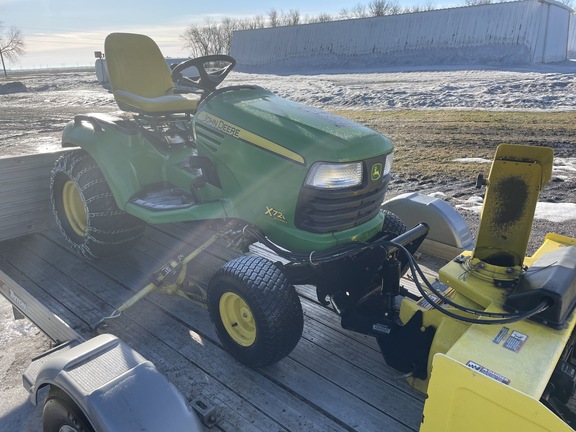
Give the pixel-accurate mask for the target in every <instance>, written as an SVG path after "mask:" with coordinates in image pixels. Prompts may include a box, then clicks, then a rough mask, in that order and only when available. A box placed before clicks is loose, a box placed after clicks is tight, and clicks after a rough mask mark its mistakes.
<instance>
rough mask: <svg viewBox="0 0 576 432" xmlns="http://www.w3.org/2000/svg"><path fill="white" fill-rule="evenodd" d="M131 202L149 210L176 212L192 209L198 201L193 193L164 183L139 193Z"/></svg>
mask: <svg viewBox="0 0 576 432" xmlns="http://www.w3.org/2000/svg"><path fill="white" fill-rule="evenodd" d="M130 202H131V203H133V204H135V205H137V206H138V207H142V208H145V209H148V210H157V211H162V210H176V209H184V208H189V207H192V206H193V205H194V204H195V203H196V200H195V199H194V195H192V193H191V192H188V191H185V190H184V189H181V188H178V187H175V186H173V185H170V184H166V183H162V184H160V185H158V184H157V185H152V186H149V187H147V188H146V189H144V190H142V191H140V192H138V193H137V194H136V195H135V196H134V197H132V198H131V199H130Z"/></svg>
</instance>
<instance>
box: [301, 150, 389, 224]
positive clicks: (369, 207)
mask: <svg viewBox="0 0 576 432" xmlns="http://www.w3.org/2000/svg"><path fill="white" fill-rule="evenodd" d="M384 162H385V156H380V157H378V158H373V159H370V160H367V161H365V162H364V179H363V181H362V185H361V186H358V187H355V188H349V189H340V190H325V189H315V188H311V187H307V186H304V187H303V188H302V191H301V192H300V196H299V198H298V206H297V210H296V221H295V223H296V227H297V228H299V229H302V230H305V231H309V232H313V233H329V232H336V231H342V230H346V229H349V228H353V227H355V226H358V225H360V224H363V223H364V222H367V221H369V220H370V219H372V218H373V217H374V216H376V215H377V214H378V212H379V211H380V205H381V204H382V202H383V201H384V195H385V194H386V189H387V188H388V182H389V181H390V174H388V175H386V176H384V177H382V178H380V179H378V180H377V181H373V180H372V179H370V178H369V172H370V171H369V170H370V168H371V167H372V166H373V165H374V164H376V163H381V164H382V166H384Z"/></svg>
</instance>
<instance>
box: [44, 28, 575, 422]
mask: <svg viewBox="0 0 576 432" xmlns="http://www.w3.org/2000/svg"><path fill="white" fill-rule="evenodd" d="M105 55H106V60H107V64H108V72H109V78H110V83H111V88H112V92H113V94H114V97H115V100H116V102H117V104H118V106H119V107H120V108H121V109H122V110H123V111H125V112H127V113H131V114H130V115H122V116H120V117H114V116H110V115H103V114H90V115H78V116H76V117H75V118H74V120H73V121H71V122H70V123H69V124H68V125H67V126H66V128H65V130H64V134H63V145H64V147H71V148H72V147H74V148H75V149H72V150H71V151H70V152H69V153H67V154H65V155H64V156H62V157H61V158H60V159H59V160H58V161H57V162H56V165H55V167H54V170H53V173H52V179H51V188H52V204H53V209H54V213H55V215H56V220H57V223H58V225H59V227H60V230H61V231H62V233H63V235H64V237H65V238H66V240H67V241H68V243H69V244H70V245H71V247H73V248H74V249H75V250H76V251H77V252H78V253H79V254H80V255H82V256H84V257H86V258H88V259H97V258H105V257H109V256H113V255H116V254H120V253H123V252H125V251H128V250H129V249H130V248H131V247H132V246H134V245H135V243H136V242H137V241H138V240H139V239H140V237H141V236H142V235H143V231H144V227H145V224H160V223H170V222H182V221H210V223H212V224H213V225H214V226H215V227H217V232H218V234H217V235H218V236H226V237H227V238H228V239H229V241H230V243H233V244H234V245H236V246H237V247H238V248H239V249H241V250H243V251H247V248H248V246H249V245H250V244H252V243H255V242H260V243H262V244H263V245H265V246H267V247H268V248H269V249H271V250H272V251H273V252H274V253H275V254H277V255H278V256H279V257H280V258H279V259H277V260H275V261H274V262H273V261H271V260H268V259H266V258H263V257H261V256H254V255H250V254H246V255H243V256H241V257H239V258H237V259H234V260H232V261H230V262H228V263H227V264H225V265H224V266H223V267H222V268H221V269H220V270H218V271H217V272H216V273H215V274H214V276H213V277H212V279H211V281H210V283H209V285H208V287H207V289H206V290H203V291H202V292H201V293H200V295H195V297H194V299H195V301H197V302H199V303H201V304H203V305H205V306H206V307H207V308H208V310H209V313H210V317H211V319H212V321H213V323H214V326H215V328H216V332H217V334H218V337H219V338H220V340H221V342H222V344H223V346H224V347H225V349H226V350H227V351H228V352H229V353H230V354H232V355H233V356H234V357H235V358H237V359H238V360H239V361H241V362H243V363H245V364H247V365H250V366H252V367H262V366H266V365H269V364H272V363H274V362H277V361H279V360H280V359H282V358H283V357H285V356H286V355H288V354H289V353H290V352H291V351H292V349H293V348H294V347H295V346H296V344H297V343H298V341H299V339H300V337H301V334H302V328H303V314H302V307H301V305H300V301H299V298H298V295H297V293H296V291H295V289H294V285H298V284H310V285H313V286H315V287H316V293H317V297H318V301H319V302H320V303H322V304H323V305H325V306H327V307H330V308H332V309H334V310H335V311H336V312H337V313H338V314H339V315H340V316H341V320H342V321H341V322H342V326H343V327H344V328H346V329H349V330H353V331H357V332H360V333H364V334H368V335H371V336H374V337H375V338H376V340H377V341H378V344H379V346H380V348H381V351H382V354H383V356H384V358H385V360H386V362H387V364H388V365H390V366H391V367H393V368H395V369H396V370H398V371H399V372H401V373H403V374H406V375H407V376H408V379H409V381H410V382H411V384H412V385H414V386H415V387H416V388H417V389H419V390H421V391H423V392H427V393H428V394H429V396H430V397H429V399H428V401H427V403H426V407H425V412H424V421H423V425H422V429H423V430H434V431H461V430H468V431H480V430H482V431H484V430H489V429H488V428H489V427H490V428H492V429H495V430H507V431H508V430H524V431H543V430H550V431H552V430H554V431H563V430H570V428H569V426H567V423H571V422H572V421H573V420H572V416H573V413H572V410H571V409H570V407H569V404H570V400H571V397H572V394H573V393H574V388H575V387H576V361H575V360H574V359H573V358H572V348H573V346H574V338H573V337H572V330H573V328H574V325H575V322H576V318H575V317H574V314H573V308H574V304H575V302H576V240H575V239H571V238H567V237H562V236H558V235H553V234H551V235H549V236H548V238H547V240H546V242H545V243H544V244H543V246H542V247H541V248H540V249H539V250H538V252H537V253H536V254H535V255H534V256H533V257H528V258H525V253H526V249H527V244H528V238H529V235H530V231H531V225H532V220H533V217H534V209H535V206H536V202H537V198H538V193H539V191H540V190H541V188H542V187H543V186H544V185H545V184H546V182H547V181H548V180H549V178H550V173H551V166H552V152H551V150H550V149H546V148H538V147H524V146H509V145H504V146H501V147H500V148H499V149H498V151H497V154H496V157H495V161H494V163H493V166H492V170H491V172H490V176H489V177H488V179H486V180H484V181H483V182H480V183H484V184H487V185H488V188H487V191H486V199H485V205H484V211H483V215H482V222H481V226H480V230H479V233H478V239H477V241H476V245H475V247H474V250H473V251H472V250H470V251H467V252H464V253H461V254H458V256H457V257H456V258H455V259H453V260H451V261H450V262H448V264H446V266H445V267H444V268H443V269H442V270H441V271H440V273H439V275H440V276H439V280H437V281H434V282H433V283H429V282H428V281H426V280H425V278H423V277H421V276H422V275H421V274H419V266H418V264H417V262H416V261H415V259H414V257H413V254H414V253H415V252H416V250H417V249H418V248H419V247H420V245H421V244H422V242H423V241H424V239H425V238H426V236H427V235H428V233H429V232H432V231H436V232H447V233H449V234H450V233H452V234H453V233H454V232H455V229H454V227H455V225H456V223H455V222H454V221H455V219H457V218H455V216H454V214H456V212H455V211H454V210H453V209H451V208H448V209H446V208H445V207H449V206H447V204H446V203H443V204H444V206H441V205H433V203H431V202H430V201H429V200H427V199H424V198H422V197H416V198H414V197H413V198H406V199H403V200H400V201H398V200H396V201H390V203H393V204H394V205H392V204H389V205H388V206H386V205H385V206H384V209H383V208H382V202H383V200H384V195H385V192H386V189H387V186H388V183H389V181H390V178H391V174H390V170H391V165H392V160H393V145H392V143H391V141H390V140H389V139H388V138H386V137H384V136H382V135H380V134H378V133H376V132H374V131H372V130H370V129H368V128H366V127H363V126H361V125H359V124H357V123H354V122H352V121H350V120H347V119H344V118H341V117H338V116H335V115H332V114H330V113H326V112H323V111H321V110H318V109H314V108H311V107H307V106H304V105H301V104H297V103H294V102H291V101H288V100H285V99H282V98H280V97H278V96H277V95H275V94H274V93H272V92H270V91H267V90H265V89H263V88H260V87H256V86H244V85H243V86H231V87H218V86H219V84H220V83H221V82H222V81H223V80H224V79H225V77H226V76H227V75H228V73H229V72H230V71H231V70H232V68H233V66H234V64H235V61H234V59H233V58H231V57H229V56H223V55H215V56H207V57H201V58H197V59H191V60H188V61H185V62H184V63H181V64H179V65H176V66H175V67H174V68H173V69H172V70H170V68H169V67H168V66H167V64H166V62H165V60H164V58H163V56H162V54H161V52H160V50H159V49H158V47H157V46H156V44H155V43H154V42H153V41H152V40H151V39H150V38H148V37H146V36H142V35H134V34H124V33H113V34H111V35H109V36H108V37H107V39H106V42H105ZM190 70H194V71H195V73H194V74H192V76H190V73H189V71H190ZM77 147H79V149H78V148H77ZM387 207H388V208H396V209H398V210H399V211H397V212H396V213H397V214H398V215H402V214H406V215H410V216H411V217H416V219H417V220H422V221H428V222H429V224H430V226H429V224H427V223H416V224H414V226H413V227H411V228H410V229H407V228H406V225H405V224H404V222H403V220H402V219H403V218H400V217H398V216H397V215H395V213H394V212H392V211H390V210H387V209H386V208H387ZM419 216H421V217H422V218H421V219H420V218H419ZM404 219H405V218H404ZM430 221H432V222H430ZM214 239H215V237H214V236H213V237H211V238H210V239H209V240H208V241H207V242H206V243H205V244H204V245H202V246H201V247H200V248H199V250H197V251H194V252H192V253H191V254H190V255H188V256H185V257H179V258H176V259H174V260H172V261H170V262H169V263H168V264H167V265H166V266H165V267H164V268H162V269H160V270H159V271H158V272H156V273H155V274H154V278H155V279H156V282H157V283H152V284H151V285H150V289H149V290H152V289H154V288H155V286H157V285H162V284H165V285H170V286H172V287H174V286H175V287H176V288H175V290H178V289H179V288H178V285H180V284H181V283H182V281H183V274H184V273H185V269H186V264H187V263H188V262H189V261H190V260H192V259H193V258H194V257H195V256H197V254H198V253H200V251H201V250H202V249H203V248H205V247H207V246H208V245H209V244H210V243H211V242H213V241H215V240H214ZM407 271H410V272H411V273H412V274H413V279H414V280H416V281H418V280H420V281H421V282H418V284H417V285H418V286H419V290H420V295H418V296H417V295H414V294H412V293H410V292H409V291H408V290H407V289H405V288H404V287H403V286H401V284H400V279H401V277H402V275H404V274H405V273H406V272H407ZM149 290H148V288H147V289H146V290H145V291H146V292H148V291H149ZM138 298H139V297H138ZM136 300H137V298H134V299H131V300H130V301H128V302H127V303H125V304H124V305H122V306H121V307H120V308H118V310H117V311H116V312H118V313H119V312H121V311H122V310H123V309H124V308H126V307H129V306H130V305H131V304H132V303H133V302H134V301H136ZM520 364H521V365H522V367H520V366H519V365H520ZM508 402H510V403H508ZM476 407H480V409H478V410H476ZM468 419H474V420H470V422H469V423H468V421H469V420H468ZM464 422H466V423H464ZM486 422H488V423H486ZM515 422H518V424H522V429H515V428H514V426H512V425H513V424H516V423H515ZM463 425H464V426H463ZM486 425H488V426H486ZM497 425H505V426H506V427H507V428H505V429H502V428H501V427H500V428H499V427H496V426H497Z"/></svg>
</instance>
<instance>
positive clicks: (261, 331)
mask: <svg viewBox="0 0 576 432" xmlns="http://www.w3.org/2000/svg"><path fill="white" fill-rule="evenodd" d="M208 310H209V312H210V318H211V319H212V322H213V323H214V327H215V329H216V333H217V335H218V337H219V339H220V341H221V342H222V344H223V346H224V349H226V351H228V352H229V353H230V354H231V355H232V356H233V357H235V358H236V359H237V360H238V361H240V362H241V363H244V364H246V365H248V366H251V367H263V366H267V365H270V364H273V363H276V362H278V361H279V360H281V359H282V358H284V357H286V356H287V355H288V354H289V353H290V352H291V351H292V350H293V349H294V347H295V346H296V344H297V343H298V341H299V340H300V337H301V336H302V329H303V327H304V318H303V314H302V305H301V304H300V299H299V298H298V294H297V293H296V290H295V289H294V287H293V286H292V285H290V283H289V282H288V280H287V279H286V276H285V275H284V273H283V272H282V271H281V270H280V268H279V267H278V266H276V265H275V264H274V263H272V262H270V261H268V260H267V259H265V258H262V257H257V256H243V257H240V258H237V259H235V260H232V261H230V262H228V263H226V264H225V265H224V266H223V267H222V268H221V269H220V270H218V272H217V273H216V274H215V275H214V277H213V278H212V280H211V281H210V286H209V289H208Z"/></svg>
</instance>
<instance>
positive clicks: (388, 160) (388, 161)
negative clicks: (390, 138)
mask: <svg viewBox="0 0 576 432" xmlns="http://www.w3.org/2000/svg"><path fill="white" fill-rule="evenodd" d="M392 162H394V152H391V153H388V154H387V155H386V162H385V163H384V173H383V174H382V176H385V175H387V174H389V173H390V171H392Z"/></svg>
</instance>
